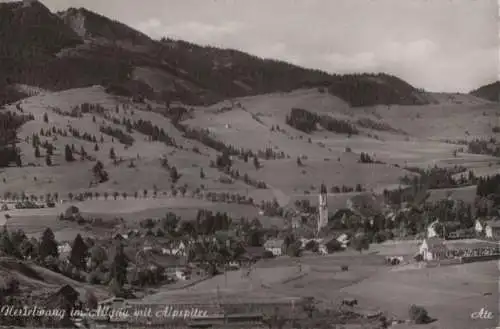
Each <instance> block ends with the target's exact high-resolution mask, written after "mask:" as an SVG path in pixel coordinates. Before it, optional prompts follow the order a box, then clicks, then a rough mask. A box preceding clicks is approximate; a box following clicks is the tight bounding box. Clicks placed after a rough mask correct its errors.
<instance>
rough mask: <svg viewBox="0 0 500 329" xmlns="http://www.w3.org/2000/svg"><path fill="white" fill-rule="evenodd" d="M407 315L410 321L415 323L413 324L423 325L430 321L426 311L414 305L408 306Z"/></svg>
mask: <svg viewBox="0 0 500 329" xmlns="http://www.w3.org/2000/svg"><path fill="white" fill-rule="evenodd" d="M408 315H409V317H410V320H412V321H413V322H415V324H425V323H428V322H429V320H430V317H429V315H428V313H427V310H426V309H425V308H423V307H422V306H417V305H415V304H413V305H411V306H410V309H409V310H408Z"/></svg>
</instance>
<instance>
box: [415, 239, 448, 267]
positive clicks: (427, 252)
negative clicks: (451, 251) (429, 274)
mask: <svg viewBox="0 0 500 329" xmlns="http://www.w3.org/2000/svg"><path fill="white" fill-rule="evenodd" d="M447 251H448V249H447V248H446V245H445V244H444V240H442V239H440V238H438V237H432V238H427V239H424V241H423V242H422V244H421V245H420V248H419V254H421V255H422V258H423V259H424V260H425V261H431V260H439V259H444V258H446V253H447Z"/></svg>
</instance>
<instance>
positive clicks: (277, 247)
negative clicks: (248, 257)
mask: <svg viewBox="0 0 500 329" xmlns="http://www.w3.org/2000/svg"><path fill="white" fill-rule="evenodd" d="M284 242H285V240H283V239H273V240H267V241H266V242H265V243H264V248H265V249H266V250H268V251H270V252H272V253H273V255H274V256H276V257H278V256H281V255H282V254H283V250H282V247H283V243H284Z"/></svg>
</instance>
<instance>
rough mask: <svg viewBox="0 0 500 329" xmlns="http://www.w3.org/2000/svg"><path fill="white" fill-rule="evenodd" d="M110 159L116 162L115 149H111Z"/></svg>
mask: <svg viewBox="0 0 500 329" xmlns="http://www.w3.org/2000/svg"><path fill="white" fill-rule="evenodd" d="M109 158H110V159H112V160H116V153H115V149H114V148H113V147H112V148H110V149H109Z"/></svg>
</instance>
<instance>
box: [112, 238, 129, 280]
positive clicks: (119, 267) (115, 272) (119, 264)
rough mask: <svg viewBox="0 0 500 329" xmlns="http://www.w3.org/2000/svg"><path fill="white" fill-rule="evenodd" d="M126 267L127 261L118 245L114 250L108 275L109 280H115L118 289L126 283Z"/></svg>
mask: <svg viewBox="0 0 500 329" xmlns="http://www.w3.org/2000/svg"><path fill="white" fill-rule="evenodd" d="M127 267H128V259H127V256H126V255H125V253H124V251H123V245H122V244H121V243H120V244H119V245H117V246H116V248H115V255H114V256H113V260H112V262H111V267H110V273H109V274H110V278H111V280H115V281H116V283H117V284H118V285H119V286H120V287H123V285H124V284H125V282H126V281H127Z"/></svg>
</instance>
